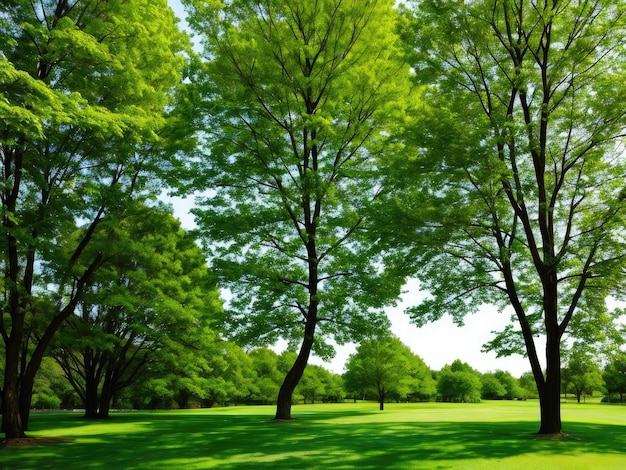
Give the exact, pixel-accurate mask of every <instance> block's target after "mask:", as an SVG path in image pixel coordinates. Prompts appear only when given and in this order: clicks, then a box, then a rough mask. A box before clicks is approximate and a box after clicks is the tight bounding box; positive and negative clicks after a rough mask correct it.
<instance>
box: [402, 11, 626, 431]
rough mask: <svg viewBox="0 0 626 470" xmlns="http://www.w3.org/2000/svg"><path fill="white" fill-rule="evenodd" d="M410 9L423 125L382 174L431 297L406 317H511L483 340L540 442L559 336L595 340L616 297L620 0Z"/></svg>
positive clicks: (553, 421) (550, 418)
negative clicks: (515, 385) (391, 176)
mask: <svg viewBox="0 0 626 470" xmlns="http://www.w3.org/2000/svg"><path fill="white" fill-rule="evenodd" d="M415 3H416V7H415V8H414V9H413V10H412V11H410V12H407V18H409V19H410V21H407V28H406V30H405V31H406V38H407V40H408V41H410V44H411V45H412V48H413V50H414V53H415V59H414V64H413V66H414V70H415V73H416V80H417V81H418V82H419V83H420V84H422V85H423V86H424V88H423V93H424V97H423V99H424V101H425V102H428V103H429V105H430V112H429V113H425V115H428V114H429V115H430V116H429V120H428V121H426V119H422V120H418V122H417V125H416V126H415V129H414V137H415V139H416V140H417V141H418V142H419V143H420V148H421V149H422V151H421V154H420V156H419V157H418V158H415V159H413V161H409V162H408V163H405V164H404V165H402V164H401V163H398V164H397V168H398V171H397V172H396V175H399V176H400V177H402V176H403V175H406V176H408V177H409V178H413V179H414V180H415V181H417V183H414V187H413V189H412V193H410V194H411V195H410V196H407V197H406V198H407V200H409V201H422V204H421V206H417V209H416V210H415V211H414V212H412V213H411V212H408V213H407V215H406V217H405V219H404V221H403V225H404V226H406V227H407V228H409V229H412V230H413V233H415V234H417V236H418V238H415V240H416V241H415V242H414V243H415V248H414V250H415V254H414V255H413V256H410V257H407V259H414V260H416V263H415V266H416V267H415V272H416V273H417V274H418V275H419V278H420V280H421V282H422V288H423V289H424V290H426V291H428V292H430V293H431V295H432V297H431V298H430V299H428V300H427V301H425V302H423V303H422V304H421V305H419V306H418V307H416V308H414V309H412V310H411V315H412V317H413V319H414V320H415V321H416V322H418V324H421V323H424V322H426V321H431V320H435V319H437V318H439V317H441V315H443V314H444V313H448V314H451V315H452V316H453V317H454V318H455V319H457V321H458V322H462V318H463V316H464V315H465V314H466V313H468V312H472V311H475V310H476V309H477V308H478V307H479V306H480V305H482V304H485V303H491V304H495V305H497V306H499V307H500V308H502V309H504V308H509V309H512V311H513V317H514V323H512V324H511V325H509V326H508V327H506V329H505V330H504V331H503V332H500V333H498V334H497V336H496V337H495V339H494V340H493V341H492V342H490V343H489V344H488V345H487V347H488V348H489V349H493V350H496V351H497V352H498V353H499V354H511V353H518V352H523V353H525V354H526V355H527V357H528V359H529V361H530V365H531V369H532V373H533V376H534V378H535V381H536V385H537V390H538V393H539V398H540V409H541V413H540V416H541V425H540V428H539V433H540V434H551V433H560V432H561V413H560V384H561V377H560V374H561V373H560V370H561V369H560V361H561V353H560V350H561V344H562V341H563V339H564V337H565V336H566V335H567V334H569V335H571V336H573V337H578V338H584V337H585V336H587V335H596V334H597V332H598V331H599V330H601V329H603V328H606V329H607V330H609V331H610V330H611V328H613V326H614V324H613V317H612V315H611V313H610V312H609V311H608V309H607V307H606V302H605V298H606V297H607V295H609V294H613V295H616V296H618V297H619V296H623V292H624V288H623V286H624V275H623V268H622V267H623V263H624V255H625V254H626V250H625V247H624V241H625V240H626V238H625V237H624V226H625V224H624V218H623V207H624V194H626V193H625V192H624V177H625V176H626V171H625V161H624V158H623V156H624V155H623V153H624V147H623V137H624V128H625V127H626V110H625V108H624V106H623V105H622V103H623V102H624V100H625V99H626V72H625V68H624V65H625V64H626V61H625V60H624V57H626V56H625V55H624V49H623V48H624V41H623V38H624V35H625V33H626V31H625V18H626V16H625V14H626V12H625V3H624V1H623V0H620V1H608V0H598V1H594V2H568V1H560V0H512V1H503V0H484V1H480V2H454V1H443V2H442V1H434V0H433V1H430V0H424V1H420V2H415ZM409 25H410V26H409ZM425 173H426V174H427V176H428V178H429V180H427V182H426V183H424V180H423V178H421V175H424V174H425ZM405 180H406V178H405ZM424 201H432V203H431V202H428V203H427V202H424ZM413 207H416V205H415V204H408V205H407V207H406V210H407V211H410V210H411V209H412V208H413ZM418 209H419V210H420V211H421V212H418ZM396 210H398V209H396ZM433 214H434V217H433ZM428 217H430V218H428ZM433 219H434V220H435V222H434V223H432V224H431V225H428V226H427V230H424V229H423V228H424V226H425V225H424V220H433ZM411 220H417V221H418V225H419V227H420V229H421V230H415V224H409V223H408V221H411ZM437 233H440V235H437ZM420 234H423V235H425V236H424V237H423V238H420V237H419V235H420ZM422 243H424V244H426V246H427V247H428V246H430V247H433V245H436V246H435V247H434V249H432V250H431V249H424V248H423V247H424V245H422ZM515 324H516V325H517V327H515V326H514V325H515ZM537 336H543V337H544V338H545V341H546V348H545V358H543V359H542V358H540V353H539V352H538V350H537V347H536V343H535V339H536V337H537ZM542 362H543V365H542ZM544 372H545V373H544Z"/></svg>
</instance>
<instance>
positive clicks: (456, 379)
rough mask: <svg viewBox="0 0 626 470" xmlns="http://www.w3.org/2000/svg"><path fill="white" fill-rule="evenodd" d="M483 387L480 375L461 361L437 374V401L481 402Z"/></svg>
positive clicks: (446, 366)
mask: <svg viewBox="0 0 626 470" xmlns="http://www.w3.org/2000/svg"><path fill="white" fill-rule="evenodd" d="M481 387H482V384H481V380H480V374H479V373H478V372H476V371H475V370H474V369H472V368H471V367H470V366H469V365H468V364H466V363H464V362H461V361H460V360H459V359H457V360H455V361H454V362H453V363H452V364H450V365H445V366H444V367H443V368H442V369H441V370H440V371H439V372H438V373H437V399H438V400H440V401H449V402H461V403H464V402H469V403H475V402H479V401H480V392H481Z"/></svg>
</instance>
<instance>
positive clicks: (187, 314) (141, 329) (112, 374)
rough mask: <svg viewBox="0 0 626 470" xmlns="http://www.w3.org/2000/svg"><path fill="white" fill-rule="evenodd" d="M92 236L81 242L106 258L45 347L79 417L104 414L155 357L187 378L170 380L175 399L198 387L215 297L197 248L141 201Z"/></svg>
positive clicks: (209, 345)
mask: <svg viewBox="0 0 626 470" xmlns="http://www.w3.org/2000/svg"><path fill="white" fill-rule="evenodd" d="M104 225H106V223H104V224H103V226H104ZM98 235H99V234H98ZM98 235H95V236H94V239H93V241H92V246H91V247H90V248H89V249H90V250H97V251H100V252H102V253H103V255H104V256H105V257H106V258H107V259H109V262H108V263H107V264H106V265H105V266H103V267H102V268H101V269H100V270H98V272H97V273H95V274H94V276H93V279H92V280H91V281H90V282H89V284H88V286H87V287H86V289H85V293H84V295H83V298H82V300H81V302H80V303H79V308H78V309H77V311H76V314H75V315H73V316H71V317H70V318H69V319H68V320H67V322H66V324H67V327H66V328H64V330H63V331H62V334H61V335H59V337H58V338H57V340H56V341H54V343H53V344H54V347H53V349H52V354H53V355H54V357H55V358H56V359H57V361H58V362H59V364H60V365H61V367H62V368H63V370H64V372H65V374H66V376H67V378H68V380H69V381H70V383H71V384H72V386H73V387H74V389H75V390H76V392H77V393H78V394H79V395H80V396H81V398H82V400H83V403H84V407H85V417H86V418H100V419H103V418H108V417H109V409H110V405H111V402H112V400H113V398H114V397H115V396H117V395H118V394H119V393H120V391H121V390H122V389H123V388H126V387H128V386H129V385H130V384H131V383H132V382H133V381H135V380H137V378H138V377H139V376H140V373H141V371H142V369H144V368H146V367H147V366H148V365H149V364H150V362H152V361H154V360H155V359H156V360H158V362H159V363H161V364H167V366H168V369H167V370H168V372H175V373H176V378H177V380H178V381H181V382H183V383H185V384H187V387H184V386H182V385H179V386H178V387H177V389H178V390H179V402H180V401H182V402H185V400H184V399H182V397H183V396H184V394H185V393H186V394H187V395H189V394H191V391H190V389H191V388H195V393H196V394H202V392H201V391H200V390H199V389H198V388H200V387H205V388H206V389H208V388H209V387H210V385H211V383H210V381H206V380H205V381H201V384H197V382H198V381H199V377H198V375H202V374H203V373H204V371H205V370H210V366H209V364H207V361H206V360H204V359H205V358H206V357H207V356H208V355H209V354H210V352H213V353H214V354H215V352H216V349H218V348H219V341H218V338H217V334H216V333H215V332H212V331H211V330H210V324H211V322H212V321H213V322H214V321H215V319H216V318H217V313H218V312H219V310H220V302H219V299H218V294H217V291H216V289H215V283H214V277H213V276H212V275H211V273H210V272H209V271H208V267H207V266H206V259H205V257H204V255H203V253H202V250H201V248H200V247H199V246H198V245H197V244H196V243H195V240H194V239H193V238H191V237H190V236H189V235H188V234H186V233H185V232H184V231H183V230H182V229H181V228H180V222H179V221H178V220H176V219H175V218H174V217H173V216H172V215H171V214H170V213H169V212H168V211H165V210H163V209H160V208H152V207H146V206H143V205H142V204H139V205H138V207H137V208H136V209H135V211H134V212H133V213H132V216H129V217H127V218H126V219H123V220H117V221H115V222H114V223H113V224H112V226H110V227H108V229H107V230H106V231H105V233H104V235H103V236H98ZM198 350H202V351H203V354H198ZM155 354H156V355H157V356H158V357H155ZM194 383H196V385H195V387H194V386H193V385H192V384H194ZM207 391H208V390H207ZM205 393H206V392H205ZM179 404H180V403H179Z"/></svg>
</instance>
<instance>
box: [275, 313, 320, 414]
mask: <svg viewBox="0 0 626 470" xmlns="http://www.w3.org/2000/svg"><path fill="white" fill-rule="evenodd" d="M311 323H312V322H311V321H309V322H307V324H306V326H305V334H304V340H303V341H302V345H301V346H300V352H299V353H298V357H297V358H296V361H295V362H294V363H293V366H291V369H289V372H287V375H286V376H285V380H284V381H283V384H282V385H281V387H280V390H279V392H278V400H277V402H276V417H275V419H277V420H288V419H291V401H292V397H293V392H294V390H295V389H296V386H297V385H298V382H300V379H301V378H302V374H303V373H304V369H305V368H306V365H307V363H308V362H309V356H310V355H311V350H312V349H313V341H314V332H315V325H314V324H311Z"/></svg>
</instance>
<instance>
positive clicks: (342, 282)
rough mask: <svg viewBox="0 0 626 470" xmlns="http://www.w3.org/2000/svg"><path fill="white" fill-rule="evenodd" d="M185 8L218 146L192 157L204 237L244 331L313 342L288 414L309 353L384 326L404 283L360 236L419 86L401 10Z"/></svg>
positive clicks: (290, 384)
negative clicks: (401, 29) (198, 42)
mask: <svg viewBox="0 0 626 470" xmlns="http://www.w3.org/2000/svg"><path fill="white" fill-rule="evenodd" d="M184 3H186V4H187V5H188V11H189V15H188V21H189V23H190V25H191V26H192V28H194V30H195V31H196V32H197V33H198V34H199V35H201V36H202V37H203V38H204V41H203V44H204V45H205V46H206V50H205V52H204V57H205V58H206V60H207V63H206V69H207V70H208V73H207V75H206V76H205V77H201V78H199V80H205V85H206V86H205V87H204V88H203V93H204V96H205V97H206V101H205V102H203V103H199V104H198V109H204V110H206V114H205V115H204V117H205V119H206V129H205V130H204V132H203V137H204V138H206V148H205V149H206V152H205V155H202V156H199V157H198V158H197V159H195V160H193V161H191V163H189V160H188V161H187V163H189V166H190V167H191V171H192V173H193V177H192V178H191V179H192V181H191V182H190V183H189V185H190V186H191V187H193V188H194V189H197V190H199V191H206V190H208V191H207V193H208V194H209V196H208V197H206V198H204V200H203V201H202V202H201V204H200V205H199V207H198V208H197V209H196V210H195V213H196V214H197V223H198V225H199V232H200V233H202V235H203V237H204V238H205V240H206V247H207V250H208V252H209V254H210V256H211V262H212V263H213V265H214V266H215V267H216V268H217V269H218V270H219V272H220V274H221V281H222V282H223V285H224V286H227V287H228V288H230V289H231V290H232V291H233V293H234V294H235V295H234V296H233V300H232V301H231V302H230V307H231V311H230V312H229V313H228V316H227V323H228V324H229V331H230V332H231V336H232V337H233V338H237V340H238V342H239V343H241V344H249V345H253V346H258V345H265V344H273V343H274V342H275V340H276V338H278V337H282V338H284V339H286V340H287V341H289V342H290V343H291V344H292V345H294V346H295V345H299V350H298V355H297V356H296V360H295V361H294V363H293V364H292V365H291V368H290V369H289V371H288V372H287V373H286V375H285V377H284V380H283V382H282V385H281V387H280V392H279V394H278V400H277V409H276V418H277V419H289V418H290V417H291V401H292V395H293V392H294V390H295V389H296V386H297V384H298V382H299V381H300V379H301V377H302V375H303V373H304V370H305V367H306V364H307V363H308V359H309V356H310V354H311V351H315V352H316V353H317V354H318V355H320V356H321V357H330V356H331V355H332V347H331V346H329V344H328V342H327V339H328V338H334V339H336V340H337V341H338V342H339V343H345V342H346V341H350V340H357V341H358V340H360V339H362V338H366V337H368V336H371V335H372V334H374V333H376V332H380V331H382V330H384V329H385V328H386V327H387V326H388V321H387V319H386V317H385V315H384V313H383V311H382V307H383V306H385V305H387V304H389V303H391V302H393V301H394V300H395V299H396V298H397V296H398V295H399V292H400V287H401V284H402V280H403V274H402V275H398V276H388V275H387V274H388V272H387V271H385V270H384V269H383V268H384V267H385V264H384V263H383V262H382V254H381V253H380V252H377V246H376V245H375V244H371V243H364V242H363V241H362V240H360V235H361V233H362V232H363V231H364V229H365V228H366V226H367V207H368V206H369V204H370V201H371V200H372V199H373V198H375V197H376V194H377V192H378V191H379V189H380V184H379V176H380V175H379V173H378V172H377V171H376V169H377V161H378V159H381V158H384V157H385V156H386V155H387V154H388V153H390V152H392V151H393V149H394V145H393V144H392V143H391V140H393V137H392V136H393V134H394V129H396V128H398V127H401V125H402V120H403V113H404V110H405V108H406V103H407V99H408V98H407V97H408V95H409V94H410V92H411V90H410V87H409V82H408V77H409V68H408V66H407V65H406V64H405V63H404V62H403V60H402V51H401V47H400V42H399V38H398V37H397V35H396V34H395V30H396V24H397V20H398V19H399V16H398V13H397V11H396V10H395V9H394V1H393V0H380V1H375V2H362V1H360V0H320V1H310V0H248V1H225V2H208V3H207V2H204V1H195V0H194V1H192V0H189V1H186V2H184ZM217 4H219V7H216V5H217ZM392 277H393V279H392Z"/></svg>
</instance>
